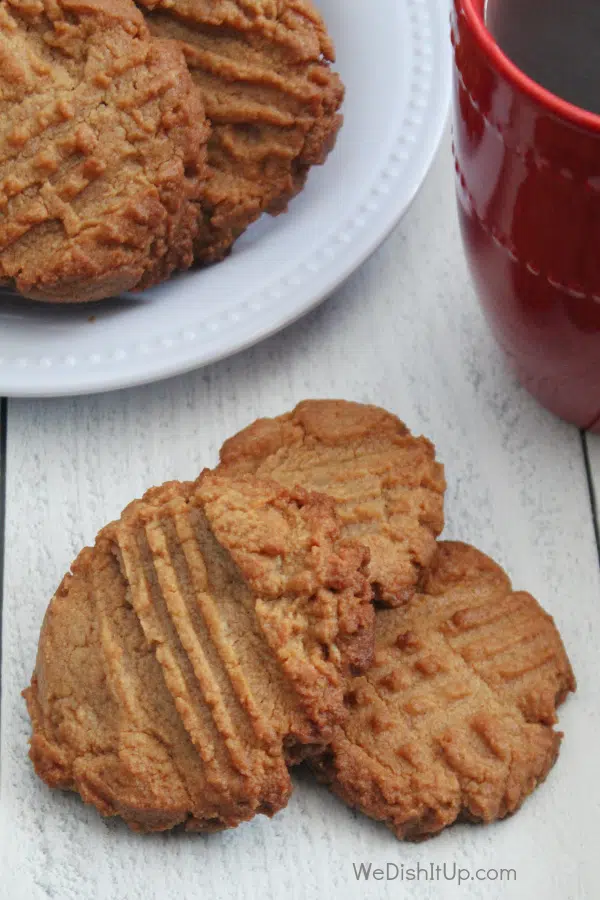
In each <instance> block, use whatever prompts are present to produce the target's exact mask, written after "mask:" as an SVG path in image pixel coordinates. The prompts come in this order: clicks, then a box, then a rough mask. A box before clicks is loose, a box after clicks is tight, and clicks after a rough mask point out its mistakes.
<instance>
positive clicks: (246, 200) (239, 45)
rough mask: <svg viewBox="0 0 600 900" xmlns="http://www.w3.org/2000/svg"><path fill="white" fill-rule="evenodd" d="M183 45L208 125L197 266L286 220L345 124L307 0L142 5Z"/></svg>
mask: <svg viewBox="0 0 600 900" xmlns="http://www.w3.org/2000/svg"><path fill="white" fill-rule="evenodd" d="M137 2H138V5H139V6H140V7H141V8H142V9H143V10H144V12H145V13H146V15H147V21H148V24H149V26H150V29H151V31H152V33H153V34H155V35H157V36H159V37H162V38H171V39H173V40H176V41H178V42H179V43H180V46H181V48H182V49H183V52H184V55H185V58H186V60H187V63H188V66H189V69H190V72H191V73H192V77H193V79H194V81H195V83H196V85H197V86H198V88H199V89H200V92H201V94H202V98H203V101H204V104H205V107H206V112H207V115H208V118H209V120H210V122H211V135H210V139H209V144H208V166H209V177H208V178H207V180H206V182H205V189H204V194H203V202H202V213H203V214H202V220H201V223H200V231H199V235H198V238H197V240H196V245H195V250H196V258H197V259H198V260H199V261H201V262H207V263H209V262H215V261H217V260H219V259H222V258H223V256H225V255H226V254H227V253H228V251H229V249H230V248H231V245H232V244H233V242H234V241H235V240H236V238H237V237H238V236H239V235H240V234H241V233H242V232H243V231H244V230H245V229H246V228H247V227H248V225H250V224H251V223H252V222H253V221H255V219H257V218H258V217H259V216H260V215H261V214H262V213H263V212H268V213H271V214H277V213H280V212H283V211H284V210H285V209H286V207H287V205H288V203H289V201H290V200H291V199H292V198H293V197H294V196H295V195H296V194H297V193H298V192H299V191H300V190H301V189H302V187H303V186H304V183H305V181H306V178H307V175H308V172H309V170H310V168H311V166H314V165H320V164H322V163H323V162H325V159H326V158H327V156H328V154H329V152H330V150H331V149H332V148H333V146H334V144H335V140H336V137H337V133H338V131H339V128H340V126H341V124H342V117H341V115H340V114H339V108H340V106H341V103H342V100H343V96H344V89H343V85H342V83H341V81H340V79H339V77H338V75H337V74H335V73H334V72H333V71H332V70H331V68H330V63H331V62H332V61H333V59H334V55H335V54H334V48H333V44H332V41H331V39H330V38H329V36H328V34H327V31H326V28H325V25H324V23H323V20H322V18H321V16H320V15H319V13H318V12H317V10H316V9H315V7H314V6H313V5H312V3H311V2H310V0H137Z"/></svg>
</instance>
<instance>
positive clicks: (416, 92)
mask: <svg viewBox="0 0 600 900" xmlns="http://www.w3.org/2000/svg"><path fill="white" fill-rule="evenodd" d="M319 6H320V8H321V10H322V12H323V14H324V16H325V19H326V21H327V24H328V26H329V29H330V31H331V33H332V35H333V37H334V40H335V43H336V47H337V54H338V59H337V68H338V70H339V71H340V73H341V75H342V78H343V79H344V82H345V84H346V88H347V99H346V102H345V106H344V115H345V124H344V127H343V129H342V131H341V133H340V137H339V140H338V144H337V147H336V149H335V152H334V153H333V154H332V155H331V157H330V158H329V160H328V161H327V164H326V165H325V166H324V167H323V168H321V169H315V170H313V172H312V173H311V175H310V178H309V182H308V185H307V187H306V189H305V190H304V191H303V193H302V194H301V196H300V197H298V198H297V199H296V200H295V201H294V202H293V203H292V205H291V208H290V211H289V213H288V214H287V215H285V216H280V217H279V218H277V219H266V218H265V219H263V220H261V221H260V222H258V223H257V224H256V225H255V226H253V228H251V229H250V230H249V231H248V233H247V234H246V235H245V236H244V237H243V238H242V240H240V241H239V243H238V244H237V245H236V248H235V250H234V252H233V254H232V255H231V257H230V258H229V259H228V260H226V261H225V262H223V263H221V264H220V265H218V266H215V267H213V268H211V269H209V270H206V271H199V272H193V273H188V274H186V275H182V276H180V277H179V278H176V279H174V280H173V281H171V282H169V283H168V284H166V285H163V286H161V287H159V288H155V289H153V290H151V291H148V292H147V293H145V294H144V295H142V296H137V297H131V296H126V297H122V298H119V299H116V300H111V301H105V302H103V303H100V304H93V305H91V306H90V305H86V306H83V307H75V308H70V307H47V306H44V305H43V304H34V303H29V302H25V301H22V300H16V299H14V298H11V297H9V296H6V295H4V296H0V394H1V395H4V396H12V397H18V396H21V397H24V396H40V397H41V396H53V395H61V394H83V393H91V392H94V391H103V390H111V389H113V388H120V387H127V386H130V385H134V384H142V383H145V382H149V381H154V380H157V379H160V378H165V377H167V376H169V375H175V374H177V373H180V372H185V371H189V370H190V369H194V368H197V367H198V366H201V365H204V364H206V363H210V362H214V361H215V360H217V359H220V358H222V357H224V356H227V355H229V354H231V353H234V352H235V351H237V350H241V349H242V348H244V347H248V346H249V345H251V344H253V343H255V342H257V341H259V340H261V339H262V338H264V337H266V336H267V335H269V334H272V333H273V332H275V331H277V330H279V329H280V328H283V327H284V326H285V325H287V324H289V323H290V322H292V321H294V320H295V319H297V318H298V317H299V316H301V315H302V314H303V313H305V312H307V311H308V310H309V309H311V308H312V307H313V306H315V305H316V304H317V303H318V302H319V301H320V300H322V299H323V298H324V297H325V296H327V294H329V293H330V292H331V291H332V290H333V289H334V288H335V287H336V286H337V285H339V284H340V282H341V281H343V280H344V278H346V277H347V276H348V275H349V274H350V273H351V272H352V271H353V270H354V269H355V268H356V267H357V266H359V265H360V263H361V262H363V261H364V260H365V259H366V257H367V256H368V255H369V254H370V253H371V252H372V251H373V250H374V249H375V248H376V247H377V245H378V244H379V243H380V242H381V241H382V240H383V238H384V237H386V235H387V234H388V233H389V231H390V230H391V228H392V227H393V225H394V224H395V223H396V222H397V221H398V219H399V218H400V217H401V216H402V214H403V213H404V212H405V210H406V209H407V207H408V206H409V204H410V202H411V201H412V199H413V197H414V196H415V194H416V192H417V190H418V188H419V187H420V185H421V183H422V181H423V179H424V178H425V175H426V173H427V170H428V169H429V166H430V164H431V161H432V159H433V156H434V154H435V150H436V148H437V145H438V142H439V139H440V136H441V133H442V130H443V126H444V123H445V119H446V112H447V108H448V102H449V95H450V41H449V36H448V31H449V27H448V3H447V0H354V2H352V3H348V0H320V3H319ZM92 317H93V319H92Z"/></svg>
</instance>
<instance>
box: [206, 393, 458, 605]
mask: <svg viewBox="0 0 600 900" xmlns="http://www.w3.org/2000/svg"><path fill="white" fill-rule="evenodd" d="M220 459H221V462H220V465H219V468H218V471H222V472H229V473H241V472H248V473H252V474H254V475H257V476H258V477H259V478H273V479H275V481H279V482H280V483H281V484H284V485H287V486H288V487H292V486H294V485H296V484H299V485H301V486H302V487H305V488H307V489H309V490H314V491H320V492H322V493H324V494H327V495H328V496H330V497H332V498H333V499H334V500H335V502H336V509H337V512H338V515H339V516H340V518H341V520H342V523H343V531H344V534H345V535H347V536H348V537H352V538H355V539H357V540H360V541H361V542H362V543H363V544H365V545H366V546H367V547H368V548H369V551H370V555H371V561H370V567H369V571H370V579H371V582H372V584H373V586H374V589H375V596H376V599H377V600H379V601H381V602H382V603H384V604H385V605H387V606H399V605H401V604H402V603H405V602H406V601H407V600H408V599H409V598H410V597H411V596H412V594H413V593H414V591H415V587H416V585H417V582H418V580H419V577H420V575H421V572H422V570H423V569H424V568H426V567H427V566H428V565H429V563H430V561H431V559H432V558H433V555H434V553H435V550H436V537H437V536H438V535H439V534H440V532H441V531H442V528H443V526H444V491H445V488H446V483H445V480H444V471H443V467H442V466H441V465H440V464H439V463H437V462H436V461H435V450H434V447H433V445H432V444H431V443H430V442H429V441H428V440H426V438H423V437H414V436H413V435H412V434H411V433H410V432H409V430H408V428H407V427H406V426H405V425H404V424H403V423H402V422H401V421H400V419H398V418H397V417H396V416H394V415H392V414H391V413H388V412H386V411H385V410H383V409H380V408H379V407H377V406H369V405H365V404H361V403H350V402H347V401H344V400H305V401H304V402H303V403H300V404H299V405H298V406H297V407H296V408H295V409H294V410H293V411H292V412H290V413H287V414H286V415H283V416H279V417H278V418H275V419H258V420H257V421H256V422H254V423H253V424H252V425H250V426H248V428H245V429H244V430H243V431H241V432H239V433H238V434H237V435H235V436H234V437H232V438H230V439H229V440H228V441H226V442H225V444H224V445H223V447H222V448H221V453H220Z"/></svg>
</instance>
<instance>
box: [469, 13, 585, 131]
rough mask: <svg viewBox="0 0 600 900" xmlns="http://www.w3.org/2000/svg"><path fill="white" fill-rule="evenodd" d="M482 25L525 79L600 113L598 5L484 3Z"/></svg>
mask: <svg viewBox="0 0 600 900" xmlns="http://www.w3.org/2000/svg"><path fill="white" fill-rule="evenodd" d="M485 21H486V24H487V27H488V29H489V31H490V32H491V33H492V35H493V36H494V38H495V40H496V42H497V43H498V44H499V46H500V47H501V48H502V50H503V51H504V53H505V54H506V55H507V56H508V57H509V58H510V59H511V60H512V61H513V62H514V63H515V64H516V65H517V66H518V67H519V69H521V70H522V71H523V72H525V74H526V75H529V77H530V78H533V80H534V81H537V82H538V84H541V85H542V86H543V87H545V88H547V89H548V90H549V91H552V93H553V94H557V95H558V96H559V97H562V99H563V100H567V101H569V103H573V104H575V106H579V107H581V108H582V109H586V110H588V111H589V112H593V113H598V114H600V0H487V3H486V11H485Z"/></svg>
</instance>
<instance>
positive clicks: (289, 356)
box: [0, 140, 600, 900]
mask: <svg viewBox="0 0 600 900" xmlns="http://www.w3.org/2000/svg"><path fill="white" fill-rule="evenodd" d="M451 172H452V165H451V158H450V148H449V140H446V141H445V143H444V146H443V147H442V149H441V151H440V154H439V155H438V158H437V160H436V163H435V165H434V168H433V170H432V172H431V174H430V176H429V178H428V180H427V182H426V184H425V186H424V188H423V190H422V191H421V193H420V195H419V196H418V198H417V200H416V201H415V203H414V205H413V207H412V208H411V210H410V212H409V214H408V215H407V217H406V218H405V219H404V221H403V222H402V223H401V224H400V225H399V226H398V227H397V228H396V230H395V231H394V233H393V235H392V236H391V237H390V239H389V240H388V241H387V242H386V243H385V245H384V246H383V247H382V248H381V249H380V250H379V251H378V252H377V253H376V254H375V255H374V256H373V257H372V258H371V259H370V260H369V261H368V263H367V264H365V265H364V266H363V267H362V268H361V270H360V271H359V272H357V273H356V274H355V275H354V276H353V277H352V278H351V279H350V280H349V281H348V282H347V283H346V284H345V285H344V286H343V287H342V288H341V289H340V290H339V291H338V292H337V293H336V295H335V296H334V297H332V298H330V299H329V300H328V301H327V302H326V303H324V304H323V305H322V306H321V307H320V308H319V309H317V310H316V311H315V312H313V313H312V314H311V315H309V316H308V317H306V318H305V319H303V320H302V321H300V322H298V323H297V324H296V325H294V326H292V327H291V328H289V329H287V330H286V331H285V332H284V333H282V334H280V335H278V336H276V337H273V338H271V339H270V340H268V341H266V342H265V343H263V344H261V345H259V346H257V347H255V348H253V349H251V350H248V351H246V352H244V353H242V354H239V355H238V356H236V357H234V358H232V359H229V360H227V361H224V362H222V363H219V364H217V365H214V366H212V367H210V368H208V369H205V370H203V371H198V372H196V373H193V374H191V375H188V376H185V377H181V378H177V379H174V380H171V381H169V382H165V383H162V384H157V385H154V386H149V387H145V388H141V389H136V390H129V391H125V392H121V393H113V394H108V395H104V396H96V397H87V398H78V399H61V400H48V401H11V402H10V403H9V409H8V448H7V454H8V468H7V520H6V560H5V590H4V628H3V675H2V729H1V782H0V784H1V793H0V798H1V809H2V819H1V820H0V827H2V828H3V831H2V833H0V842H1V846H2V851H0V854H2V858H1V860H0V866H2V868H0V897H2V898H4V897H6V898H7V900H8V898H10V900H12V898H15V897H17V898H18V897H20V896H23V897H27V898H31V900H37V898H38V897H40V898H50V897H51V898H56V900H92V898H94V900H96V898H110V900H125V898H127V900H142V898H144V900H146V898H149V897H165V898H178V900H180V898H181V900H187V898H189V900H192V898H200V897H212V898H219V900H220V898H224V900H229V898H231V900H233V898H249V897H264V898H280V897H281V898H284V897H285V898H286V900H292V898H303V900H304V898H340V900H342V898H343V900H352V898H359V897H364V896H373V897H375V896H394V897H402V896H406V897H408V896H410V897H413V896H414V897H417V898H423V900H425V898H430V897H434V896H435V897H436V898H437V897H443V898H446V897H448V898H459V897H460V898H480V897H481V898H488V897H489V898H492V897H502V898H504V897H507V898H523V900H525V898H527V900H530V898H531V897H532V896H540V897H544V898H545V900H570V898H577V900H579V898H581V900H584V898H589V897H592V896H596V894H597V892H598V874H597V872H595V871H594V866H595V862H594V854H595V833H596V827H597V822H598V817H599V816H600V780H599V779H598V777H597V753H596V748H597V747H598V746H599V745H600V722H599V714H600V691H599V687H598V685H599V679H598V677H597V662H596V660H597V641H598V638H597V635H598V634H599V633H600V575H599V571H598V558H597V551H596V543H595V535H594V528H593V521H592V515H591V506H590V497H589V491H588V483H587V479H586V469H585V464H584V455H583V452H582V442H581V437H580V435H579V433H578V432H577V431H576V430H575V429H573V428H570V427H569V426H567V425H565V424H562V423H560V422H558V421H557V420H555V419H554V418H553V417H552V416H550V415H548V414H547V413H545V412H544V411H543V410H541V409H540V408H539V407H538V406H537V405H536V404H535V402H534V401H533V400H531V399H530V398H529V397H528V395H527V394H526V393H525V392H524V391H523V390H522V389H521V388H519V386H518V385H517V384H516V383H515V380H514V379H513V377H512V375H511V374H510V373H509V372H508V371H507V369H506V367H505V364H504V362H503V359H502V358H501V355H500V353H499V351H498V349H497V348H496V346H495V345H494V343H493V341H492V339H491V337H490V335H489V333H488V331H487V329H486V326H485V323H484V321H483V318H482V315H481V313H480V310H479V308H478V306H477V303H476V299H475V296H474V293H473V290H472V288H471V285H470V282H469V279H468V274H467V270H466V266H465V262H464V258H463V253H462V249H461V244H460V238H459V233H458V227H457V223H456V217H455V206H454V194H453V182H452V175H451ZM313 396H322V397H327V396H332V397H345V398H348V399H354V400H359V401H369V402H374V403H378V404H380V405H383V406H386V407H388V408H389V409H391V410H393V411H394V412H396V413H397V414H399V415H400V416H401V417H402V418H403V419H404V420H405V421H406V422H407V423H408V424H409V426H410V427H411V429H412V430H413V431H415V432H418V433H421V432H422V433H425V434H427V435H428V436H429V437H431V438H432V439H433V440H434V441H435V443H436V444H437V447H438V452H439V456H440V458H441V459H442V460H443V461H444V462H445V463H446V467H447V476H448V482H449V488H448V494H447V532H446V534H447V536H450V537H455V538H460V539H462V540H467V541H471V542H473V543H475V544H476V545H477V546H478V547H480V548H481V549H482V550H484V551H486V552H488V553H490V554H492V555H493V556H495V557H496V558H497V559H498V560H499V561H500V562H501V563H503V564H504V565H505V566H506V568H507V569H508V571H509V573H510V574H511V576H512V577H513V581H514V583H515V585H516V586H518V587H522V588H526V589H528V590H530V591H531V592H532V593H534V594H536V595H537V596H538V598H539V599H540V601H541V602H542V603H543V604H544V605H545V606H546V607H547V609H548V610H549V611H550V612H551V613H552V614H553V615H554V616H555V617H556V620H557V623H558V625H559V627H560V628H561V630H562V632H563V635H564V639H565V643H566V646H567V648H568V651H569V653H570V655H571V658H572V662H573V665H574V668H575V670H576V674H577V676H578V678H579V685H580V687H579V692H578V694H577V695H576V696H575V697H574V698H572V699H570V700H569V701H568V703H567V704H566V706H565V708H564V710H563V712H562V714H561V724H562V726H563V728H564V731H565V735H566V736H565V741H564V745H563V749H562V752H561V757H560V760H559V762H558V764H557V766H556V769H555V770H554V771H553V772H552V773H551V775H550V777H549V779H548V782H547V784H546V785H544V786H543V787H542V788H541V789H540V790H539V791H537V792H536V794H535V795H534V796H533V797H532V798H531V799H530V800H529V801H528V802H527V803H526V805H525V807H524V808H523V810H522V811H521V812H520V813H519V814H518V815H517V816H515V817H514V818H513V819H511V820H508V821H506V822H503V823H500V824H498V825H494V826H491V827H488V828H479V827H473V826H470V827H469V826H459V827H456V828H454V829H451V830H449V831H447V832H446V833H444V834H443V835H442V836H441V837H440V838H438V839H436V840H434V841H431V842H428V843H425V844H420V845H411V844H401V843H399V842H398V841H396V840H395V838H394V837H393V836H392V835H391V833H390V832H388V831H387V830H386V829H385V828H384V827H383V826H380V825H377V824H375V823H374V822H371V821H369V820H367V819H366V818H364V817H362V816H360V815H358V814H355V813H353V812H351V811H349V810H348V809H346V808H345V807H344V806H343V805H342V804H341V803H339V802H338V801H337V800H335V799H333V798H332V797H330V796H329V794H328V793H327V792H326V791H325V790H324V789H323V788H321V787H319V786H317V785H315V784H313V783H312V781H311V780H310V778H309V777H307V776H306V775H304V774H300V775H298V776H297V778H296V782H297V790H296V792H295V794H294V796H293V798H292V801H291V803H290V805H289V807H288V808H287V809H286V810H285V811H284V812H282V813H281V814H279V815H278V816H276V817H275V819H274V820H273V821H269V820H267V819H265V818H262V817H259V818H258V819H256V820H255V821H254V822H252V823H250V824H248V825H246V826H242V827H241V828H239V829H238V830H237V831H234V832H230V833H225V834H221V835H214V836H211V837H193V836H185V835H172V836H154V837H149V838H141V837H138V836H135V835H133V834H130V833H129V832H128V831H127V829H126V828H125V827H124V826H123V825H122V824H120V823H118V822H110V823H108V824H106V823H104V822H103V821H101V819H100V818H99V816H98V815H97V814H96V812H95V811H94V810H93V809H91V808H88V807H85V806H84V805H83V804H82V803H81V802H80V801H79V799H78V798H76V797H74V796H69V795H61V794H59V793H56V792H54V793H52V792H50V791H48V790H47V789H46V788H45V787H44V786H43V785H42V784H41V783H40V782H39V781H38V780H37V779H36V778H35V777H34V775H33V773H32V770H31V767H30V765H29V763H28V761H27V758H26V753H27V740H28V736H29V723H28V719H27V715H26V711H25V706H24V703H23V701H22V699H21V697H20V691H21V689H22V688H23V687H25V685H26V684H27V682H28V679H29V677H30V674H31V670H32V667H33V664H34V658H35V648H36V643H37V638H38V634H39V628H40V624H41V620H42V617H43V614H44V610H45V607H46V604H47V602H48V600H49V598H50V596H51V595H52V593H53V591H54V589H55V588H56V586H57V584H58V582H59V580H60V578H61V577H62V575H63V573H64V572H65V571H66V570H67V568H68V566H69V564H70V562H71V560H72V558H73V557H74V556H75V555H76V553H77V552H78V550H79V549H80V548H81V547H82V546H83V545H84V544H85V543H88V542H90V541H92V540H93V538H94V535H95V533H96V531H97V530H98V528H99V527H101V526H102V525H103V524H104V523H105V522H106V521H108V520H109V519H111V518H112V517H114V516H116V515H118V513H119V511H120V509H121V508H122V507H123V505H124V504H125V503H127V502H128V501H129V500H130V499H132V498H133V497H134V496H136V495H139V494H140V493H141V492H142V491H143V490H144V489H145V488H146V487H148V486H149V485H151V484H157V483H160V482H161V481H163V480H165V479H170V478H192V477H195V476H196V475H197V474H198V472H199V471H200V469H201V468H202V467H203V466H209V465H212V464H213V463H214V462H215V461H216V454H217V449H218V447H219V445H220V443H221V442H222V441H223V439H224V438H226V437H227V436H228V435H230V434H231V433H232V432H233V431H234V430H236V429H238V428H239V427H241V426H243V425H245V424H246V423H248V422H249V421H251V420H252V419H253V418H255V417H256V416H259V415H272V414H277V413H280V412H283V411H285V410H287V409H289V408H291V407H292V406H293V405H294V404H295V403H296V402H297V401H299V400H301V399H303V398H305V397H313ZM590 454H591V457H592V463H593V465H594V467H595V469H596V472H597V473H600V444H599V443H598V442H595V441H593V442H592V443H591V444H590ZM597 477H599V478H600V474H598V476H597ZM361 862H365V863H369V862H370V863H372V864H373V866H375V867H376V866H384V867H385V864H386V863H394V864H396V865H397V866H399V867H400V866H401V865H402V864H403V865H404V866H405V867H410V866H416V865H417V864H420V865H421V866H426V865H429V864H432V863H433V864H434V865H438V864H439V865H441V864H443V863H446V864H448V868H447V871H446V873H444V874H443V875H440V876H439V881H438V882H437V883H436V884H433V883H432V882H431V880H429V879H425V877H424V876H423V875H420V876H419V881H418V882H411V883H408V882H402V880H401V878H400V875H398V877H397V878H396V879H395V880H393V881H390V882H388V883H386V882H384V881H382V882H379V881H373V880H371V881H370V882H369V883H367V884H365V883H363V882H357V880H356V877H355V874H354V869H353V864H356V865H357V866H358V865H359V864H360V863H361ZM453 864H456V865H457V866H460V867H464V868H468V869H469V870H470V872H471V873H472V874H473V879H472V880H469V881H468V882H466V883H464V884H462V885H460V886H459V884H458V881H457V876H455V877H454V878H451V877H450V876H451V875H452V871H453V870H452V866H453ZM501 868H506V869H509V868H510V869H514V870H516V881H511V882H510V883H502V885H500V884H499V883H495V884H494V883H492V881H491V880H489V881H487V882H482V881H480V880H479V878H478V877H477V876H476V875H475V871H476V870H479V869H483V870H487V869H495V870H499V869H501ZM394 871H395V870H394V869H391V874H392V875H393V874H394ZM492 877H493V876H492ZM2 885H3V886H2ZM3 892H4V893H3ZM7 892H8V893H7Z"/></svg>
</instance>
